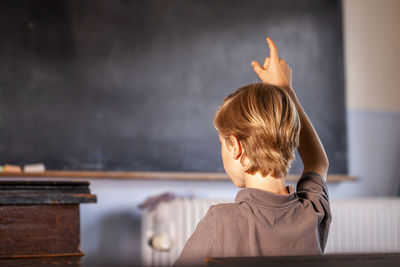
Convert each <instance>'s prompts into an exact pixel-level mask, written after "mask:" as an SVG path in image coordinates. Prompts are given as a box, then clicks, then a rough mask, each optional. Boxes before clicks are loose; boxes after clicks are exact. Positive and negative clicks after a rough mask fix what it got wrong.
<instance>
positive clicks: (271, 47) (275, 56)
mask: <svg viewBox="0 0 400 267" xmlns="http://www.w3.org/2000/svg"><path fill="white" fill-rule="evenodd" d="M267 44H268V47H269V54H270V57H271V58H273V59H279V57H278V50H277V49H276V45H275V43H274V41H272V39H271V38H269V37H267Z"/></svg>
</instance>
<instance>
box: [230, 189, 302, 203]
mask: <svg viewBox="0 0 400 267" xmlns="http://www.w3.org/2000/svg"><path fill="white" fill-rule="evenodd" d="M286 188H287V190H288V191H289V194H288V195H280V194H275V193H271V192H267V191H264V190H261V189H256V188H243V189H240V191H239V192H238V193H237V195H236V199H235V202H236V203H242V202H252V203H255V204H257V205H260V206H266V207H283V206H287V205H289V204H292V203H294V202H295V201H296V200H297V196H296V194H295V192H294V186H287V187H286Z"/></svg>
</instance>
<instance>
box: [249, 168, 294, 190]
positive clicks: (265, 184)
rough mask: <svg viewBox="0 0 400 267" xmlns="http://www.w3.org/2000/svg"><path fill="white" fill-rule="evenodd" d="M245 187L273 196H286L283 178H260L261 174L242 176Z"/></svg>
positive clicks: (268, 176)
mask: <svg viewBox="0 0 400 267" xmlns="http://www.w3.org/2000/svg"><path fill="white" fill-rule="evenodd" d="M244 182H245V187H247V188H256V189H260V190H264V191H268V192H271V193H275V194H281V195H287V194H289V192H288V191H287V189H286V184H285V179H284V178H283V177H274V176H272V175H267V176H262V175H261V173H259V172H257V173H255V174H248V173H245V174H244Z"/></svg>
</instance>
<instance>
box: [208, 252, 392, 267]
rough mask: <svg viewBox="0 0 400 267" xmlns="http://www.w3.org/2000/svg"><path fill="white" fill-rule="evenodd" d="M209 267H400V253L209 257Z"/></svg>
mask: <svg viewBox="0 0 400 267" xmlns="http://www.w3.org/2000/svg"><path fill="white" fill-rule="evenodd" d="M206 265H207V266H209V267H217V266H219V267H221V266H235V267H239V266H243V267H250V266H279V267H320V266H323V267H337V266H351V267H375V266H380V267H398V266H400V253H378V254H340V255H339V254H338V255H336V254H335V255H334V254H331V255H329V254H327V255H315V256H285V257H283V256H279V257H238V258H207V259H206Z"/></svg>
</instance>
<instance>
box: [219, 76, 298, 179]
mask: <svg viewBox="0 0 400 267" xmlns="http://www.w3.org/2000/svg"><path fill="white" fill-rule="evenodd" d="M286 90H287V88H281V87H278V86H274V85H270V84H266V83H254V84H249V85H246V86H243V87H241V88H239V89H238V90H237V91H236V92H235V93H233V94H231V95H229V96H227V97H226V98H225V99H224V103H223V104H222V105H221V107H220V108H219V109H218V111H217V113H216V114H215V118H214V126H215V128H216V129H217V131H218V133H219V134H220V135H221V137H223V138H224V139H225V140H226V141H227V142H228V143H229V144H232V143H231V141H230V138H229V137H230V136H231V135H234V136H236V138H238V139H239V141H240V142H241V144H242V146H243V151H244V152H243V153H244V155H245V157H247V158H248V159H249V164H248V165H247V166H246V167H247V169H246V173H250V174H254V173H256V172H258V171H260V172H261V174H262V175H263V176H266V175H268V174H271V175H272V176H274V177H281V176H286V175H287V173H288V171H289V168H290V166H291V163H292V161H293V160H294V158H295V154H294V152H295V150H296V148H297V147H298V145H299V134H300V119H299V115H298V113H297V110H296V107H295V105H294V103H293V101H292V100H291V98H290V96H289V94H288V93H287V91H286ZM245 157H242V158H241V162H242V163H244V161H243V160H244V158H245Z"/></svg>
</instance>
